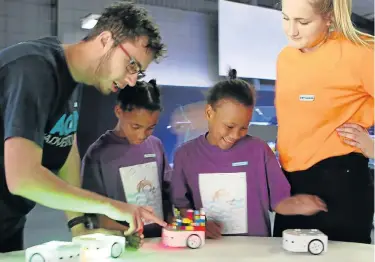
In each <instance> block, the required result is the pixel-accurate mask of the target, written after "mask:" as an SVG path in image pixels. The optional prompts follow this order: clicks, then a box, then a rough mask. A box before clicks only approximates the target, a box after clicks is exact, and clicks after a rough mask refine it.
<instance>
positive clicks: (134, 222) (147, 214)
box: [107, 200, 167, 235]
mask: <svg viewBox="0 0 375 262" xmlns="http://www.w3.org/2000/svg"><path fill="white" fill-rule="evenodd" d="M110 204H111V208H110V209H111V210H110V211H109V213H107V216H108V217H109V218H112V219H113V220H117V221H126V222H128V223H129V229H128V231H126V232H124V234H125V235H131V234H132V233H133V232H139V231H141V230H143V224H144V223H156V224H159V225H160V226H162V227H165V226H167V223H166V222H164V221H163V220H162V219H161V218H159V217H157V216H156V215H155V214H154V212H153V210H152V208H150V207H144V206H142V207H141V206H136V205H132V204H128V203H124V202H120V201H117V200H112V202H111V203H110Z"/></svg>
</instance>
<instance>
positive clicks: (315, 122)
mask: <svg viewBox="0 0 375 262" xmlns="http://www.w3.org/2000/svg"><path fill="white" fill-rule="evenodd" d="M275 106H276V112H277V119H278V126H279V127H278V137H277V148H278V151H279V155H280V162H281V164H282V166H283V168H284V169H285V170H287V171H289V172H292V171H297V170H305V169H307V168H309V167H311V166H313V165H314V164H316V163H317V162H319V161H321V160H323V159H326V158H329V157H332V156H339V155H345V154H348V153H351V152H354V151H357V152H359V150H358V149H355V148H353V147H351V146H348V145H346V144H344V143H343V141H342V140H341V138H340V137H339V136H338V134H337V132H336V128H338V127H339V126H341V125H342V124H344V123H356V124H359V125H361V126H363V127H365V128H368V127H371V126H372V125H373V124H374V49H373V48H368V47H363V46H359V45H354V44H353V43H351V42H350V41H349V40H348V39H346V38H344V37H343V36H341V35H339V34H337V33H333V34H332V35H331V36H330V38H329V39H328V40H327V42H326V43H324V44H323V45H322V46H321V47H319V48H318V49H317V50H315V51H313V52H309V53H303V52H301V51H300V50H297V49H295V48H291V47H286V48H284V49H283V50H282V52H281V53H280V55H279V57H278V61H277V80H276V91H275Z"/></svg>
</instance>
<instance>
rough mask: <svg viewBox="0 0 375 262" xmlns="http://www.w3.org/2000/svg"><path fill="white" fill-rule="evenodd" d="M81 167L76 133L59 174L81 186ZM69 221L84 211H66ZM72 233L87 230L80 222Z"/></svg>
mask: <svg viewBox="0 0 375 262" xmlns="http://www.w3.org/2000/svg"><path fill="white" fill-rule="evenodd" d="M80 168H81V158H80V155H79V151H78V147H77V136H76V135H74V141H73V145H72V148H71V150H70V152H69V155H68V158H67V159H66V162H65V164H64V166H63V167H62V168H61V169H60V171H59V173H58V176H59V177H60V178H61V179H62V180H64V181H66V182H68V183H69V184H70V185H73V186H76V187H81V178H80ZM65 215H66V218H67V221H70V220H71V219H73V218H75V217H80V216H83V213H80V212H69V211H67V212H65ZM71 230H72V235H73V236H76V235H79V232H82V231H84V230H85V226H84V224H79V225H76V226H74V227H73V228H72V229H71Z"/></svg>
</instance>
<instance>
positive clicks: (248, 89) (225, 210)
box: [171, 69, 326, 238]
mask: <svg viewBox="0 0 375 262" xmlns="http://www.w3.org/2000/svg"><path fill="white" fill-rule="evenodd" d="M229 77H230V80H227V81H222V82H219V83H218V84H216V85H215V86H214V87H213V88H212V89H211V90H210V92H209V95H208V99H207V105H206V108H205V116H206V118H207V121H208V132H207V133H206V134H203V135H201V136H199V137H198V138H195V139H193V140H191V141H189V142H187V143H185V144H183V145H182V146H180V147H179V148H178V150H177V151H176V154H175V157H174V171H173V175H172V181H171V191H172V203H173V204H174V206H175V207H176V208H178V209H180V211H181V213H182V214H184V212H185V211H186V209H200V208H204V209H205V211H206V214H207V225H206V236H207V237H209V238H219V237H220V236H221V235H248V236H270V235H271V226H270V219H269V211H271V212H272V211H274V212H276V213H280V214H284V215H292V214H293V215H313V214H316V213H318V212H320V211H326V206H325V204H324V203H323V202H322V201H321V200H320V199H319V198H318V197H316V196H312V195H296V196H293V197H290V186H289V184H288V181H287V180H286V178H285V176H284V174H283V173H282V171H281V169H280V166H279V163H278V162H277V159H276V157H275V155H274V153H273V152H272V150H271V149H270V148H269V146H268V145H267V144H266V143H265V142H263V141H261V140H260V139H258V138H255V137H252V136H250V135H248V134H247V133H248V127H249V123H250V120H251V118H252V113H253V108H254V105H255V91H254V88H253V87H252V86H250V85H249V84H248V83H247V82H245V81H243V80H239V79H236V70H234V69H232V70H231V71H230V73H229Z"/></svg>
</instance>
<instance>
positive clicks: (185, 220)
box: [182, 218, 191, 224]
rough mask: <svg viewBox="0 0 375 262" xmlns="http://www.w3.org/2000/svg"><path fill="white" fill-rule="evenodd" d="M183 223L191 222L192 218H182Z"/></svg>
mask: <svg viewBox="0 0 375 262" xmlns="http://www.w3.org/2000/svg"><path fill="white" fill-rule="evenodd" d="M182 223H184V224H189V223H191V220H190V219H189V218H184V219H182Z"/></svg>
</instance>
